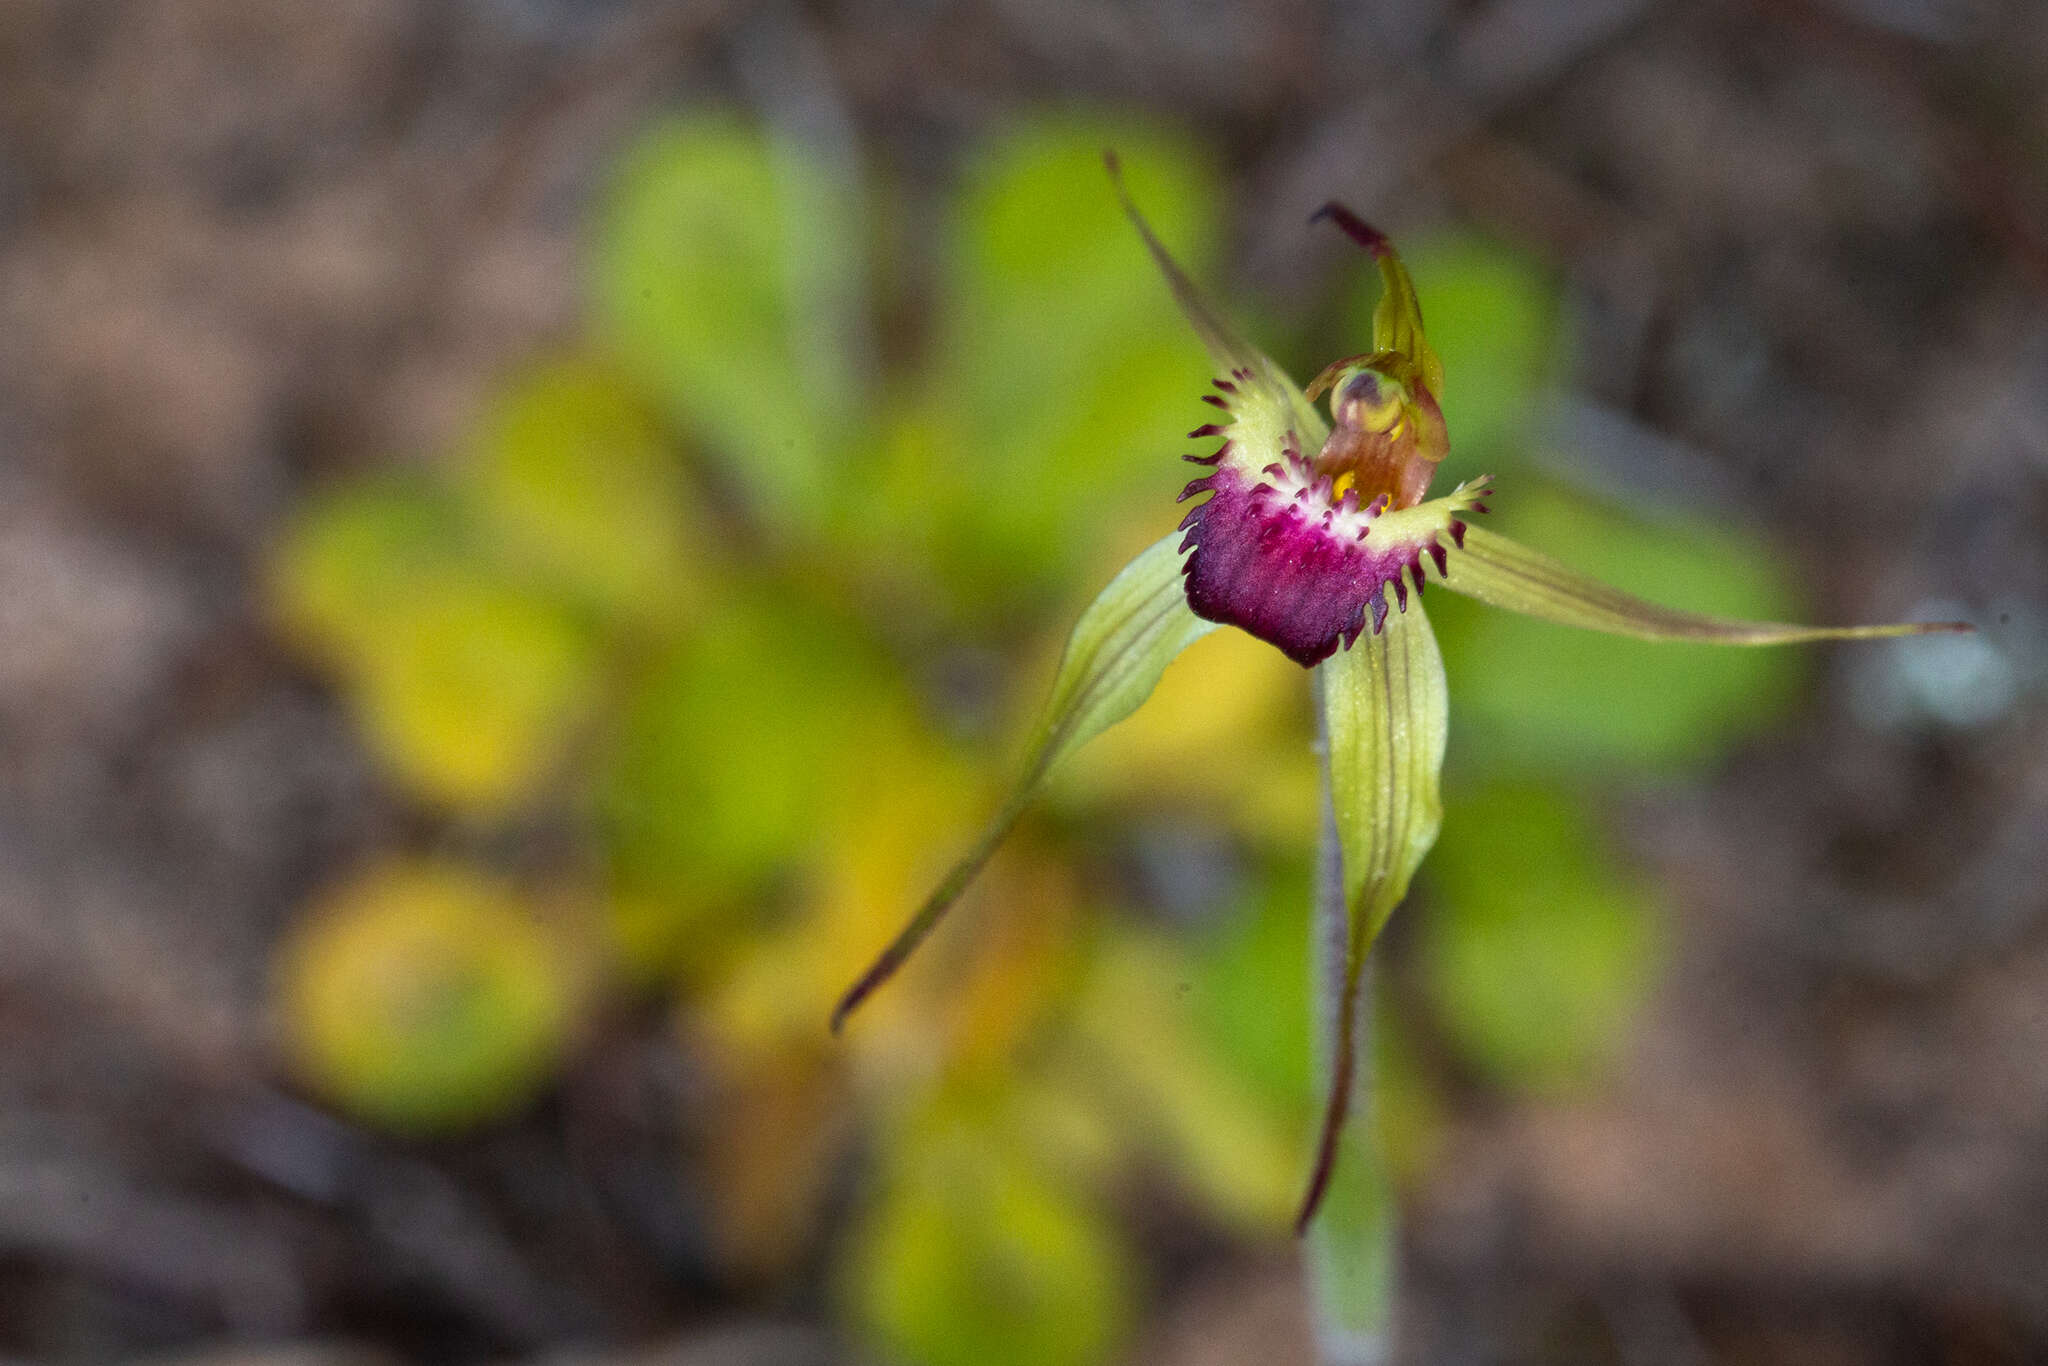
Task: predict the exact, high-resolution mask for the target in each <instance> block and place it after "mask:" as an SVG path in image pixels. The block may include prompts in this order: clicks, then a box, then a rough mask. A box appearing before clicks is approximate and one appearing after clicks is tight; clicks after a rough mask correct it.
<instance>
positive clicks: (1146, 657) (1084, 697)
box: [832, 532, 1216, 1034]
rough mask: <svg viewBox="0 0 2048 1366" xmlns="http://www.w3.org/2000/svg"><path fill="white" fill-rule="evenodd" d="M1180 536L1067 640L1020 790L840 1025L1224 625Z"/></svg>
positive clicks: (887, 952)
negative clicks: (1190, 598)
mask: <svg viewBox="0 0 2048 1366" xmlns="http://www.w3.org/2000/svg"><path fill="white" fill-rule="evenodd" d="M1179 541H1180V533H1178V532H1175V533H1174V534H1172V535H1170V536H1167V537H1165V538H1163V539H1161V540H1160V541H1158V542H1156V543H1155V544H1153V545H1152V546H1151V547H1150V548H1149V549H1147V550H1145V551H1143V552H1142V553H1140V554H1139V556H1138V557H1137V558H1136V559H1134V560H1132V561H1131V562H1130V563H1129V564H1128V565H1125V566H1124V568H1123V570H1122V571H1121V572H1120V573H1118V574H1117V576H1116V577H1115V578H1114V579H1111V580H1110V581H1109V586H1108V587H1107V588H1105V589H1103V590H1102V592H1101V594H1100V595H1099V596H1097V598H1096V599H1095V601H1094V602H1093V603H1091V604H1090V605H1089V607H1088V610H1087V611H1085V612H1083V613H1082V614H1081V619H1080V620H1079V621H1078V622H1076V623H1075V624H1074V632H1073V634H1072V635H1071V636H1069V637H1068V638H1067V649H1066V653H1065V655H1063V656H1062V657H1061V660H1060V668H1059V674H1058V675H1057V677H1055V678H1054V680H1053V685H1052V698H1051V700H1050V701H1049V702H1048V703H1047V704H1046V710H1045V715H1044V718H1043V719H1042V720H1041V721H1040V722H1039V726H1038V733H1037V735H1036V737H1035V738H1034V739H1033V741H1032V745H1031V758H1030V760H1029V761H1028V762H1027V764H1026V765H1025V769H1024V776H1023V778H1022V779H1021V780H1020V781H1019V782H1018V784H1017V787H1016V790H1015V791H1013V792H1012V793H1011V795H1010V798H1009V800H1008V801H1007V802H1005V803H1004V804H1003V808H1002V810H1001V811H1000V812H999V813H997V815H996V818H995V819H994V820H993V821H991V822H990V823H989V827H988V829H987V830H986V831H985V832H984V833H983V834H982V836H981V838H980V839H979V840H977V841H976V842H975V844H974V847H973V848H972V849H970V850H969V851H968V853H967V855H966V857H964V858H962V859H961V860H960V862H959V863H957V864H955V865H954V866H953V869H952V871H951V872H949V873H947V874H946V876H945V878H944V879H943V880H942V881H941V882H940V883H939V885H938V886H937V887H936V888H935V889H934V890H933V891H932V894H931V895H930V896H929V897H927V898H926V899H925V902H924V904H923V905H922V906H920V907H919V908H918V910H917V913H916V914H915V915H913V916H912V917H911V918H910V921H909V923H908V924H906V925H905V926H904V927H903V929H902V930H900V931H899V932H898V933H897V935H896V937H895V938H894V939H892V940H891V941H890V942H889V945H888V947H887V948H885V949H883V950H882V952H881V954H880V956H878V957H877V958H876V959H875V961H874V963H873V964H872V965H870V966H869V968H868V969H867V971H866V972H864V973H862V974H861V975H860V978H859V980H857V981H856V982H855V983H854V984H853V986H851V987H850V988H848V990H847V992H846V994H845V995H844V996H842V997H841V998H840V1000H839V1004H838V1006H837V1007H836V1008H835V1009H834V1010H833V1012H832V1031H833V1033H835V1034H836V1033H838V1032H839V1029H840V1026H842V1025H843V1024H844V1023H845V1022H846V1017H847V1016H848V1015H849V1014H851V1013H852V1012H853V1010H854V1008H855V1007H856V1006H858V1005H859V1004H860V1003H861V1002H862V1001H863V1000H865V999H867V997H868V996H870V995H871V994H873V992H874V991H875V989H876V988H877V987H879V986H881V985H882V984H883V983H884V982H886V981H888V980H889V979H890V978H891V977H893V976H895V975H896V971H897V969H898V968H900V967H902V966H903V964H904V961H905V960H906V959H908V958H909V957H910V955H911V953H912V952H914V951H915V950H916V948H917V946H918V945H919V944H921V943H922V942H924V939H925V937H926V936H927V935H929V934H930V933H931V932H932V930H933V929H934V928H936V927H937V925H938V923H939V921H940V919H941V918H943V917H944V916H945V914H946V912H947V911H948V910H949V909H951V907H952V905H953V903H954V902H955V901H957V900H959V898H960V894H961V893H962V892H964V891H966V890H967V887H968V884H969V883H971V882H973V881H974V877H975V875H976V874H977V873H979V872H980V871H981V869H982V866H983V865H984V864H986V863H987V862H988V860H989V858H990V857H991V856H992V855H993V854H994V853H995V851H996V849H997V847H998V846H999V845H1001V844H1002V842H1003V837H1004V836H1006V835H1008V834H1009V833H1010V829H1011V827H1012V826H1014V825H1015V824H1016V823H1017V818H1018V817H1019V816H1021V815H1023V814H1024V811H1025V808H1026V807H1028V806H1029V805H1030V804H1031V800H1032V798H1033V797H1035V796H1036V795H1037V793H1038V789H1039V788H1040V787H1041V786H1043V785H1044V782H1045V779H1046V776H1047V775H1048V774H1050V773H1051V772H1052V771H1053V769H1054V768H1056V767H1058V766H1059V764H1060V763H1061V762H1062V761H1063V760H1065V759H1066V758H1067V757H1068V756H1069V755H1071V754H1073V753H1074V752H1075V751H1076V750H1078V749H1080V748H1081V746H1083V745H1085V744H1087V743H1088V742H1089V741H1090V740H1092V739H1094V738H1095V737H1096V736H1098V735H1100V734H1101V733H1102V732H1103V731H1105V730H1108V729H1109V728H1110V727H1111V726H1113V725H1115V724H1116V723H1117V722H1119V721H1121V720H1123V719H1124V718H1125V717H1126V716H1129V715H1130V714H1131V713H1132V712H1134V711H1136V710H1137V709H1138V708H1139V706H1141V705H1142V704H1143V703H1144V701H1145V699H1146V698H1148V697H1150V696H1151V695H1152V689H1153V688H1154V687H1155V686H1157V685H1158V682H1159V676H1160V675H1161V674H1162V673H1164V672H1165V671H1166V666H1167V665H1168V664H1171V663H1172V662H1173V661H1174V660H1175V659H1176V658H1178V657H1179V655H1180V653H1181V651H1183V650H1185V649H1187V647H1188V646H1190V645H1192V644H1194V643H1195V642H1196V641H1197V640H1199V639H1201V638H1202V637H1203V636H1205V635H1207V634H1208V633H1209V632H1210V631H1213V630H1215V629H1216V627H1215V624H1214V623H1213V622H1207V621H1203V620H1202V619H1201V618H1200V617H1197V616H1196V615H1195V614H1194V613H1193V612H1192V611H1190V610H1189V608H1188V602H1187V594H1186V593H1185V592H1184V591H1183V590H1182V588H1181V566H1180V561H1181V551H1180V547H1179Z"/></svg>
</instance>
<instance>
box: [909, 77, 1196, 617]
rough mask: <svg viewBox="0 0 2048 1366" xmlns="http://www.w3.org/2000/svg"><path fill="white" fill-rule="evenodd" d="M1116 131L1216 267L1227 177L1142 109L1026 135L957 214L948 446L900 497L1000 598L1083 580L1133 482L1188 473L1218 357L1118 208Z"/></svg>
mask: <svg viewBox="0 0 2048 1366" xmlns="http://www.w3.org/2000/svg"><path fill="white" fill-rule="evenodd" d="M1109 146H1114V147H1116V148H1117V149H1118V150H1119V151H1120V152H1121V153H1122V155H1123V160H1124V164H1125V165H1126V167H1127V168H1128V172H1129V176H1130V180H1131V182H1132V186H1133V191H1134V193H1136V194H1137V195H1138V196H1139V197H1140V198H1141V199H1142V200H1143V201H1144V203H1145V206H1146V209H1147V211H1148V212H1149V213H1150V214H1151V215H1152V216H1153V219H1154V221H1155V222H1156V223H1157V224H1158V225H1159V228H1160V231H1161V232H1163V233H1165V234H1166V235H1167V236H1168V237H1169V238H1170V239H1171V240H1172V241H1173V242H1174V243H1175V245H1176V247H1177V248H1179V249H1180V250H1182V251H1183V252H1184V253H1185V254H1186V255H1187V256H1188V257H1189V259H1191V260H1192V261H1193V262H1195V263H1196V264H1197V265H1198V266H1200V265H1203V264H1206V262H1207V260H1208V258H1209V257H1210V256H1211V255H1212V254H1213V247H1214V245H1215V243H1216V240H1217V235H1218V234H1217V228H1218V222H1219V215H1218V213H1217V211H1216V208H1215V205H1216V204H1217V202H1218V197H1217V194H1216V190H1215V182H1214V177H1213V175H1212V174H1211V173H1210V172H1209V170H1208V168H1207V166H1206V165H1205V164H1204V163H1203V161H1202V160H1201V159H1200V158H1199V157H1198V156H1197V155H1196V154H1195V153H1194V151H1193V149H1192V147H1191V145H1190V144H1189V143H1188V142H1187V141H1185V140H1183V139H1178V138H1173V137H1169V136H1166V135H1163V134H1160V133H1156V132H1152V131H1150V130H1147V129H1145V128H1142V127H1138V126H1133V125H1131V124H1128V123H1116V122H1110V121H1106V120H1099V119H1086V118H1079V117H1061V118H1050V119H1044V120H1040V121H1037V122H1033V123H1028V124H1025V125H1022V126H1020V127H1018V128H1016V129H1014V130H1012V131H1011V132H1010V133H1008V134H1007V135H1005V136H1004V137H1002V138H1001V139H999V140H998V141H996V142H995V143H994V144H993V145H992V146H990V147H989V148H988V149H987V150H986V151H985V152H984V153H983V154H982V155H981V157H980V158H979V159H978V160H977V161H976V162H975V163H974V164H973V165H972V166H970V167H969V169H968V172H967V176H966V184H965V186H964V187H963V189H962V191H961V195H960V199H959V201H958V204H957V206H956V208H955V210H954V212H953V217H952V223H951V229H950V231H949V233H948V236H947V239H946V240H947V248H946V259H945V265H944V275H943V285H944V288H943V290H942V293H941V297H940V301H939V310H938V312H939V316H938V319H937V322H936V325H935V336H936V338H937V344H936V347H935V350H934V353H933V366H932V370H931V373H930V375H929V379H928V382H929V386H930V392H931V394H932V395H933V401H932V402H931V403H930V404H928V405H927V411H928V412H929V413H931V414H932V415H934V416H936V417H937V418H938V420H939V424H940V427H941V434H940V435H938V436H936V437H935V438H933V439H930V440H928V441H927V442H926V444H927V445H936V446H937V447H938V450H937V451H936V455H937V457H938V458H937V460H936V461H935V463H934V464H933V465H932V467H931V469H930V471H929V479H928V480H927V481H926V482H925V483H924V484H923V485H922V486H921V487H920V488H918V489H917V490H915V492H916V494H917V498H918V501H917V502H916V503H914V504H911V505H906V506H904V507H903V508H901V509H899V510H898V511H899V516H900V517H901V518H902V519H903V520H905V521H907V522H908V523H910V524H911V525H913V526H918V525H922V526H923V527H924V528H925V530H924V532H923V533H922V534H923V535H924V536H926V537H927V538H928V539H929V540H930V541H931V543H933V544H934V546H935V548H936V550H937V551H938V553H939V554H940V556H941V557H942V559H943V560H944V562H945V564H946V566H947V567H948V569H949V571H951V572H954V573H956V574H957V575H958V576H960V577H961V578H963V579H964V580H965V581H966V582H969V583H972V584H974V585H975V586H976V588H977V589H979V590H982V591H983V592H985V593H989V594H1000V595H1014V594H1015V593H1016V592H1017V591H1018V589H1019V587H1020V586H1022V587H1025V588H1029V587H1030V586H1032V585H1034V584H1044V583H1049V582H1057V581H1061V580H1063V579H1065V578H1066V577H1068V576H1069V575H1071V573H1072V572H1074V570H1075V569H1076V568H1077V567H1078V565H1080V564H1082V563H1085V562H1086V560H1087V559H1088V558H1089V557H1090V556H1091V555H1092V553H1093V552H1094V551H1095V550H1096V549H1097V547H1098V545H1099V541H1100V538H1101V536H1102V535H1103V534H1104V529H1105V528H1106V526H1107V525H1108V524H1109V522H1110V519H1113V518H1115V517H1116V516H1118V515H1119V514H1121V513H1122V512H1123V511H1124V510H1125V509H1126V507H1127V505H1128V504H1129V502H1130V500H1131V499H1132V497H1133V495H1134V494H1137V493H1139V492H1140V491H1143V492H1146V493H1149V494H1154V495H1157V494H1163V493H1166V492H1168V491H1170V490H1171V489H1172V488H1173V487H1175V485H1176V483H1177V478H1178V476H1177V475H1176V473H1175V471H1176V469H1177V466H1176V465H1175V464H1174V463H1173V457H1175V456H1177V455H1178V454H1179V453H1180V452H1181V451H1182V450H1183V449H1185V448H1186V442H1185V438H1183V436H1182V435H1181V434H1182V433H1183V432H1185V431H1186V430H1187V429H1188V428H1190V427H1192V426H1194V425H1196V424H1197V423H1198V422H1199V421H1201V420H1202V419H1201V413H1202V411H1203V410H1202V409H1201V407H1200V405H1199V403H1198V399H1199V397H1200V394H1201V391H1202V385H1203V383H1204V381H1205V380H1206V379H1207V377H1208V362H1207V360H1206V359H1205V358H1204V357H1203V355H1202V351H1201V347H1200V345H1199V344H1198V343H1197V342H1196V340H1195V338H1194V337H1193V336H1192V334H1190V332H1189V331H1188V328H1187V326H1186V324H1185V323H1184V322H1182V321H1181V319H1180V317H1179V315H1178V314H1177V313H1176V311H1175V309H1174V305H1173V302H1172V299H1171V297H1170V296H1169V294H1168V292H1167V290H1166V287H1165V286H1164V284H1163V283H1162V282H1161V281H1160V280H1159V278H1158V274H1157V272H1156V270H1154V268H1153V266H1152V264H1151V262H1150V261H1149V260H1148V259H1147V257H1146V255H1145V252H1144V249H1143V246H1142V245H1141V244H1140V243H1139V241H1138V240H1137V239H1136V237H1135V236H1134V235H1133V233H1132V232H1131V229H1130V225H1129V223H1128V222H1127V221H1126V220H1125V219H1124V217H1123V215H1122V212H1121V210H1120V209H1119V208H1118V206H1117V202H1116V199H1115V196H1114V195H1113V193H1112V192H1111V190H1110V186H1109V181H1108V178H1107V176H1106V174H1105V172H1104V170H1103V166H1102V152H1103V149H1104V148H1105V147H1109ZM1164 517H1165V507H1164V504H1163V503H1162V504H1161V506H1160V508H1159V511H1158V519H1159V521H1160V524H1161V526H1162V529H1163V527H1164Z"/></svg>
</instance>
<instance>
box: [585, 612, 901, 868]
mask: <svg viewBox="0 0 2048 1366" xmlns="http://www.w3.org/2000/svg"><path fill="white" fill-rule="evenodd" d="M887 687H888V684H887V683H886V681H885V676H884V675H883V674H882V673H881V671H880V670H879V668H878V666H877V665H876V664H875V662H874V661H873V660H872V659H870V658H868V657H867V656H866V654H865V651H864V649H863V647H862V645H861V643H860V642H859V640H858V638H857V636H856V635H855V634H854V631H853V628H852V624H851V623H848V622H846V621H843V620H840V619H837V618H835V617H834V616H833V615H832V614H831V613H829V612H827V611H825V610H823V609H821V608H819V607H817V606H816V605H813V604H810V603H806V602H803V601H802V600H800V599H798V598H796V597H794V596H793V595H791V594H788V593H784V592H778V591H776V588H775V586H773V585H767V586H763V587H761V588H760V589H759V590H758V591H754V592H739V591H735V592H733V593H730V594H728V595H726V596H725V597H724V598H722V599H721V601H720V602H719V603H718V604H716V606H715V607H714V608H712V609H711V610H710V611H709V612H708V614H707V615H706V616H705V618H704V619H703V621H702V622H701V624H700V625H699V627H698V628H697V629H696V630H694V631H693V632H691V633H690V634H689V635H687V636H686V637H684V638H682V639H680V640H678V641H677V642H676V643H675V645H674V646H673V647H672V648H671V649H670V651H669V652H668V653H667V655H666V656H665V657H664V658H663V659H662V660H661V661H660V662H659V663H658V664H657V665H656V666H655V667H654V668H653V669H651V670H650V671H649V674H648V676H647V677H646V678H645V679H644V680H643V681H642V682H641V684H640V685H639V686H638V687H637V689H636V690H635V692H634V693H633V695H632V696H631V697H630V698H629V699H628V700H627V702H626V705H625V711H624V715H623V716H622V717H621V718H620V722H619V726H618V731H617V734H616V735H615V736H614V738H613V742H612V748H611V755H610V759H609V763H608V771H607V774H606V776H605V778H604V780H603V783H602V798H601V806H602V811H603V815H604V821H603V824H604V829H605V833H606V839H607V842H608V844H609V847H610V851H611V856H612V862H613V867H614V869H615V871H616V872H617V874H618V876H619V878H620V879H621V880H622V882H623V884H624V885H625V886H626V887H627V888H629V889H632V890H635V891H637V892H642V893H644V892H647V891H658V890H659V889H661V888H677V889H685V890H686V894H685V897H684V899H685V900H689V899H692V898H695V897H700V896H703V895H705V894H707V893H709V894H712V895H725V894H730V893H734V892H739V891H742V890H747V889H749V888H750V887H751V886H752V885H753V884H755V883H757V882H758V881H759V880H760V879H761V878H763V877H764V876H766V875H767V874H769V873H770V872H772V871H773V870H774V869H775V868H776V867H777V866H779V865H780V864H783V863H785V862H787V861H790V860H793V859H796V858H799V857H801V856H803V855H804V854H805V853H806V852H807V851H809V850H811V849H812V848H814V847H815V845H816V844H817V842H818V840H819V839H820V838H821V832H822V827H823V825H824V823H825V817H826V815H827V813H828V812H830V811H831V810H832V809H833V803H834V802H835V801H836V800H838V794H839V791H840V786H841V785H840V782H839V780H840V778H841V777H842V775H843V774H844V773H845V771H846V766H847V765H848V764H849V763H851V762H853V757H852V756H853V755H854V754H855V753H856V752H857V748H858V746H859V745H860V743H861V734H860V728H859V718H860V716H861V715H862V708H863V707H864V706H866V705H868V704H869V702H870V701H871V699H874V698H875V697H876V696H877V694H878V692H881V691H883V690H885V689H886V688H887Z"/></svg>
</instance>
